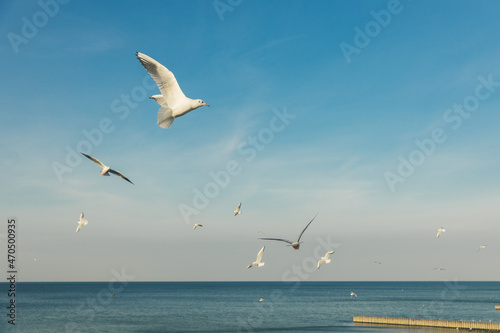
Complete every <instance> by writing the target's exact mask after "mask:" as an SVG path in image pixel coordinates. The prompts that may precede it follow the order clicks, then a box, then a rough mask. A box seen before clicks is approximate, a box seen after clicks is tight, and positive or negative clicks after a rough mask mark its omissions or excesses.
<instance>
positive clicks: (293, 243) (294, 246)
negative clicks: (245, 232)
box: [259, 213, 318, 250]
mask: <svg viewBox="0 0 500 333" xmlns="http://www.w3.org/2000/svg"><path fill="white" fill-rule="evenodd" d="M316 216H318V214H317V213H316V215H314V217H313V219H312V220H311V222H312V221H314V219H315V218H316ZM311 222H309V223H308V224H307V225H306V227H305V228H304V230H302V232H301V233H300V235H299V238H298V239H297V241H296V242H291V241H289V240H287V239H282V238H259V239H264V240H275V241H281V242H286V243H289V244H290V245H288V246H291V247H293V249H294V250H298V249H299V247H300V244H301V243H303V242H301V241H300V237H302V234H303V233H304V231H306V229H307V227H308V226H309V224H311Z"/></svg>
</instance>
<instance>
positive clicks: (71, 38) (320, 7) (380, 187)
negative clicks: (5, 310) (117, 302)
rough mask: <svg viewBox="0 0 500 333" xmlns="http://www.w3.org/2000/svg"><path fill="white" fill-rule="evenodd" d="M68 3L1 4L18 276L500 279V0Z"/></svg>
mask: <svg viewBox="0 0 500 333" xmlns="http://www.w3.org/2000/svg"><path fill="white" fill-rule="evenodd" d="M61 2H62V3H60V2H55V1H54V0H42V1H40V2H36V1H30V2H19V1H11V0H9V1H2V2H1V4H0V29H1V36H2V42H1V43H0V60H1V61H0V68H1V73H2V79H1V80H2V82H3V84H2V89H1V91H0V124H1V126H2V131H1V132H0V137H1V140H0V142H1V152H2V158H1V160H0V171H1V172H0V180H1V184H2V190H1V191H0V211H1V212H2V220H3V221H4V223H2V227H1V228H2V229H1V230H0V241H1V243H0V248H1V253H2V254H4V253H5V251H6V241H5V233H6V231H7V223H6V221H7V219H8V218H11V217H15V218H16V219H17V226H18V233H17V237H18V238H17V245H18V249H17V251H18V252H17V264H18V270H19V275H18V279H19V281H107V280H110V279H111V278H113V276H114V275H113V274H114V273H113V272H114V271H119V272H121V271H125V272H126V273H127V274H128V275H129V276H133V279H134V280H137V281H141V280H146V281H151V280H154V281H204V280H206V281H212V280H223V281H224V280H236V281H238V280H239V281H262V280H276V281H281V280H284V281H289V280H293V279H299V280H304V281H315V280H327V281H330V280H331V281H340V280H453V279H458V280H498V276H499V275H500V265H498V257H499V254H500V245H498V239H499V235H500V223H499V218H500V216H499V215H500V208H499V207H500V206H499V204H498V203H499V201H500V149H499V148H500V131H499V130H498V129H499V123H500V112H499V110H500V62H499V59H500V35H499V34H498V31H500V22H499V20H498V17H497V16H498V12H499V10H500V3H498V2H496V1H481V2H473V1H440V2H433V1H403V0H401V1H394V0H391V1H369V2H367V1H349V2H339V1H335V2H334V1H331V2H327V1H321V2H309V1H284V0H283V1H262V0H257V1H228V0H220V1H189V2H186V1H156V2H155V1H141V2H132V1H127V2H119V3H118V2H115V1H106V2H93V3H92V4H89V3H88V2H82V1H68V2H67V3H65V1H61ZM137 51H139V52H142V53H145V54H147V55H149V56H151V57H153V58H154V59H156V60H157V61H159V62H160V63H162V64H163V65H165V66H166V67H167V68H168V69H170V70H171V71H172V72H173V73H174V74H175V76H176V78H177V80H178V82H179V85H180V86H181V88H182V90H183V91H184V93H185V94H186V96H188V97H191V98H201V99H203V100H204V101H205V102H206V103H208V104H210V107H202V108H200V109H197V110H195V111H194V112H192V113H189V114H187V115H185V116H183V117H181V118H178V119H176V120H175V122H174V124H173V126H172V128H170V129H162V128H160V127H159V126H158V125H157V124H156V117H157V112H158V108H159V107H158V105H157V104H156V103H155V102H154V101H153V100H150V99H148V97H149V96H150V95H153V94H157V93H159V91H158V88H157V87H156V85H154V83H153V82H152V80H151V79H150V77H149V76H148V74H147V72H146V70H145V69H144V68H143V67H142V66H141V64H140V63H139V61H138V60H137V59H136V57H135V52H137ZM79 152H84V153H88V154H89V155H92V156H95V157H97V158H99V159H100V160H101V161H103V162H104V163H105V164H107V165H110V166H111V167H112V168H115V169H117V170H119V171H121V172H123V173H124V174H125V175H126V176H127V177H128V178H129V179H130V180H131V181H133V182H134V184H135V185H131V184H129V183H127V182H125V181H123V180H122V179H120V178H118V177H115V176H111V177H102V176H100V175H99V173H98V171H99V167H98V166H97V165H95V164H94V163H92V162H91V161H89V160H86V159H84V158H83V157H82V156H81V155H80V156H79ZM239 202H242V212H243V214H241V215H239V216H236V217H234V216H233V214H232V212H233V210H234V209H235V208H236V206H237V205H238V203H239ZM80 212H84V213H85V216H86V218H87V219H88V221H89V224H88V225H87V226H84V227H83V228H82V230H81V231H80V232H79V233H75V229H76V226H77V223H76V222H77V220H78V218H79V215H80ZM316 213H318V216H317V218H316V219H315V220H314V222H313V223H312V224H311V225H310V227H309V228H308V229H307V231H306V232H305V233H304V235H303V237H302V240H303V241H304V243H303V244H302V245H301V248H300V250H299V251H294V250H292V249H291V248H290V247H287V246H286V244H285V243H282V242H272V241H263V240H259V239H257V238H258V237H262V235H260V234H259V233H258V231H261V232H262V233H264V234H265V236H266V237H278V238H287V239H291V240H295V239H296V237H297V236H298V234H299V233H300V231H301V230H302V229H303V228H304V226H305V225H306V224H307V223H308V222H309V221H310V220H311V219H312V217H313V216H314V215H315V214H316ZM195 223H201V224H203V228H197V229H196V230H193V225H194V224H195ZM441 226H442V227H444V228H445V229H446V232H445V233H443V235H442V236H441V237H440V238H439V239H436V232H437V229H438V228H439V227H441ZM264 245H265V246H266V249H265V252H264V256H263V261H264V262H265V263H266V264H265V266H264V267H261V268H255V267H253V268H251V269H247V268H246V267H247V265H248V264H249V263H251V262H252V261H254V260H255V258H256V255H257V252H258V251H259V250H260V248H261V247H262V246H264ZM480 245H486V246H487V247H486V248H485V249H482V250H481V251H480V252H479V253H477V254H476V253H475V252H476V249H477V248H478V247H479V246H480ZM331 249H333V250H335V254H333V255H332V257H331V259H333V260H332V262H331V263H330V264H327V265H323V266H322V267H321V268H320V269H319V270H316V269H315V267H313V266H314V264H315V262H317V260H319V257H320V256H323V255H324V253H325V252H327V251H329V250H331ZM35 259H36V260H35ZM374 261H380V262H382V264H380V265H378V264H375V263H374ZM6 265H7V262H6V256H5V255H2V256H1V257H0V267H6ZM439 267H441V268H445V270H444V271H436V270H434V269H435V268H439ZM5 270H6V269H4V271H5Z"/></svg>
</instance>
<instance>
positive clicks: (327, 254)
mask: <svg viewBox="0 0 500 333" xmlns="http://www.w3.org/2000/svg"><path fill="white" fill-rule="evenodd" d="M334 252H335V251H329V252H327V253H326V254H325V260H328V258H330V256H331V255H332V254H333V253H334Z"/></svg>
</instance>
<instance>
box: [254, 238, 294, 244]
mask: <svg viewBox="0 0 500 333" xmlns="http://www.w3.org/2000/svg"><path fill="white" fill-rule="evenodd" d="M259 239H264V240H275V241H280V242H286V243H288V244H293V242H290V241H289V240H287V239H281V238H259Z"/></svg>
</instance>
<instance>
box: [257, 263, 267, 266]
mask: <svg viewBox="0 0 500 333" xmlns="http://www.w3.org/2000/svg"><path fill="white" fill-rule="evenodd" d="M265 264H266V263H265V262H259V264H258V265H257V267H262V266H264V265H265Z"/></svg>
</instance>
